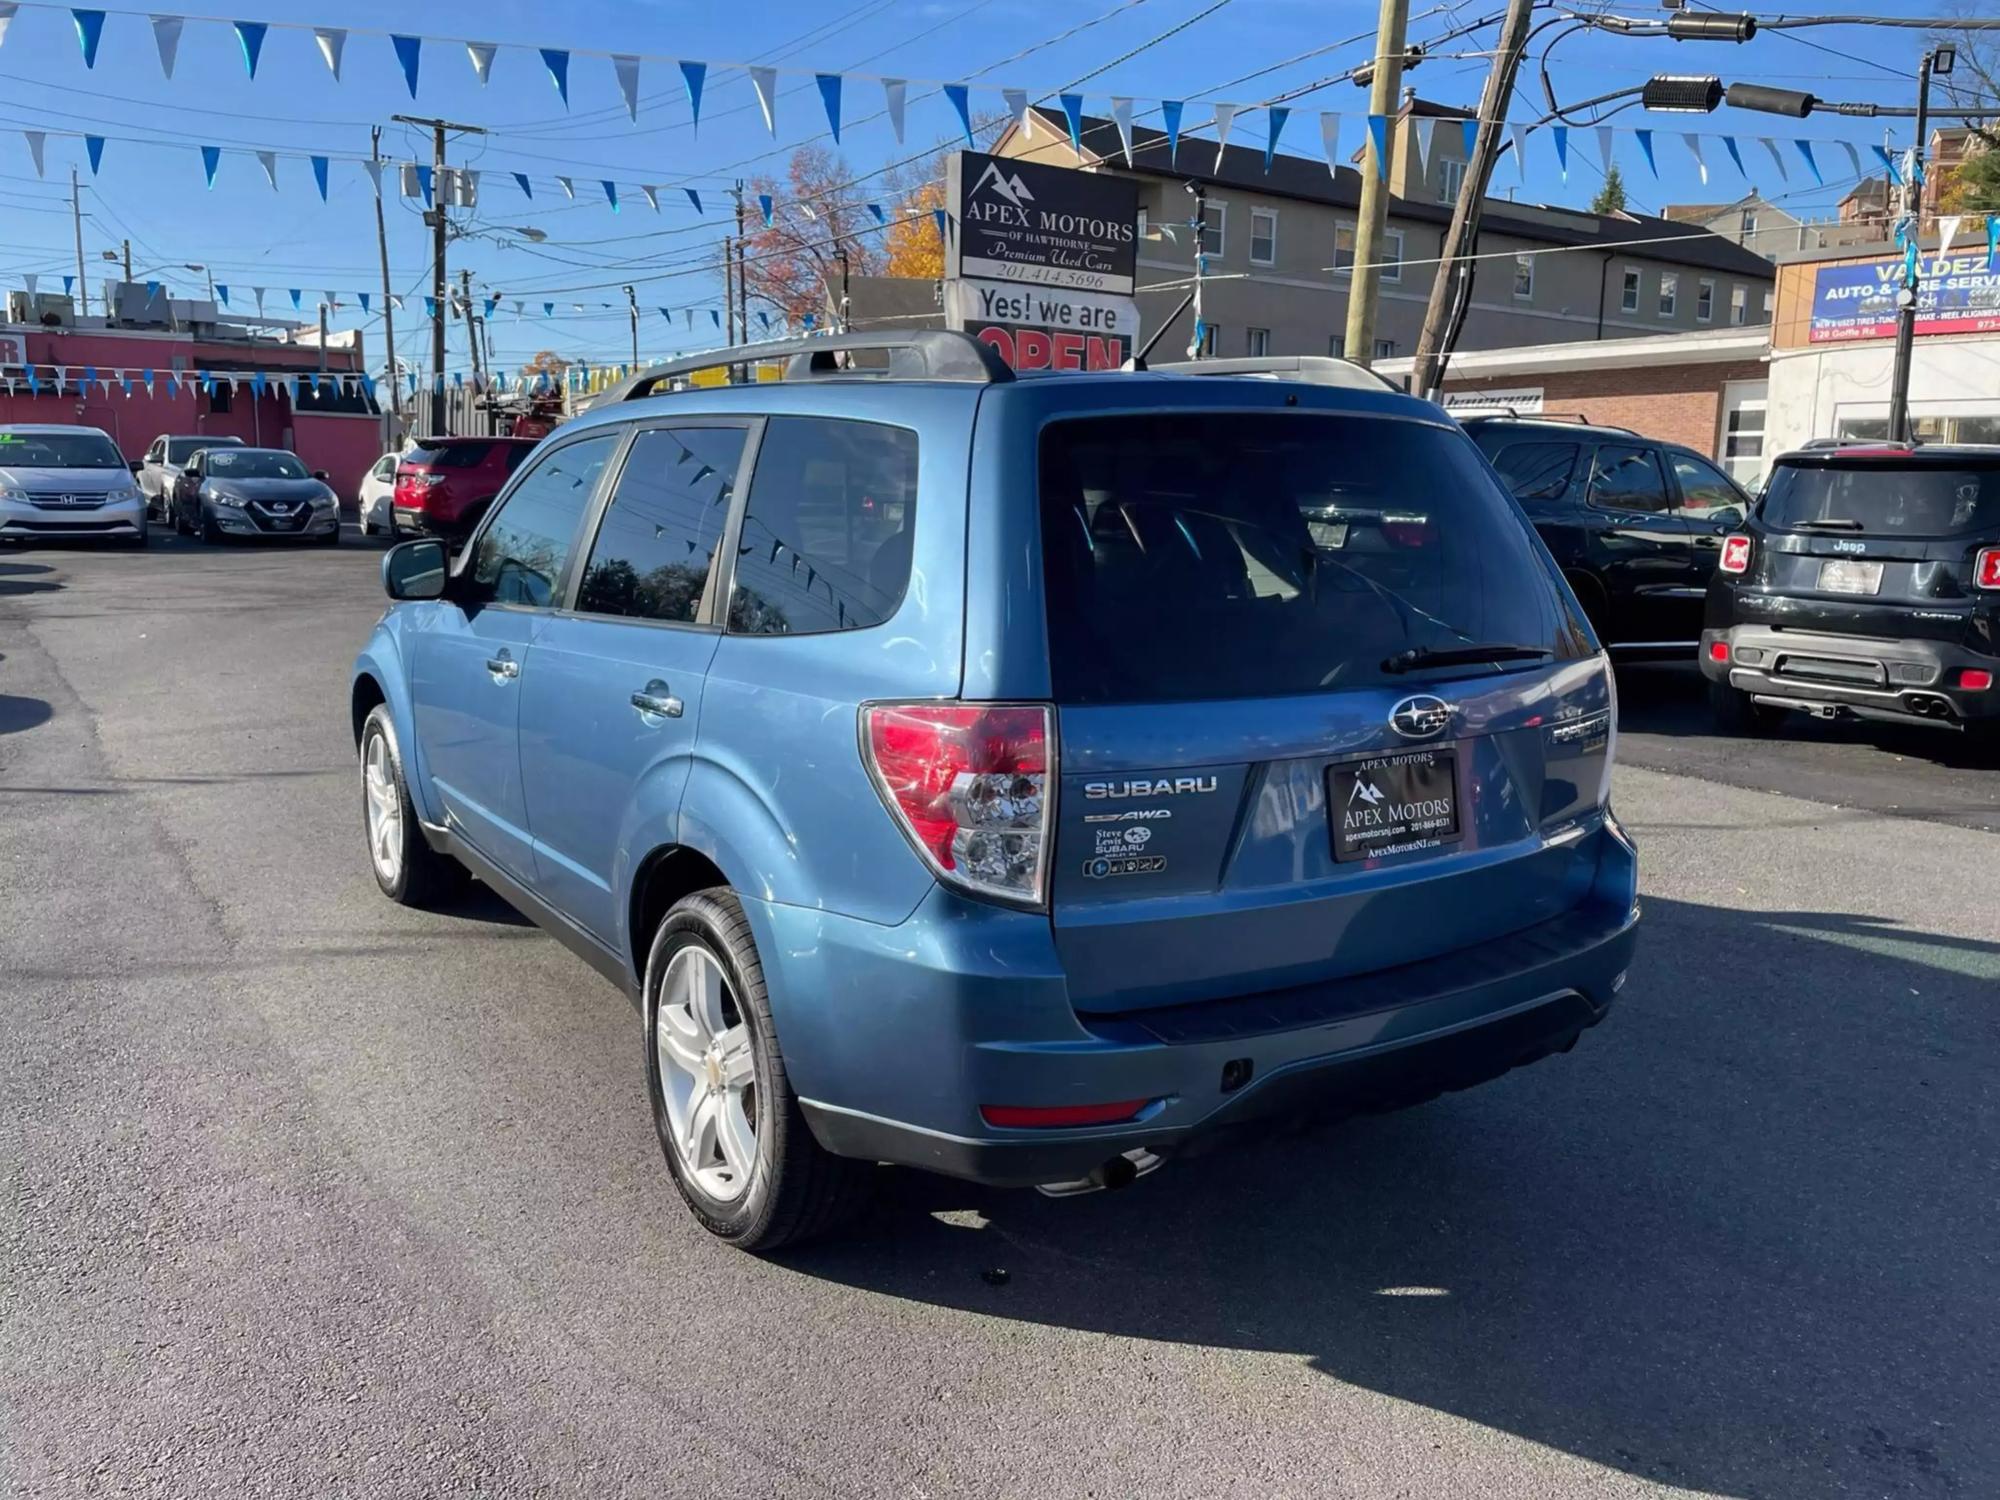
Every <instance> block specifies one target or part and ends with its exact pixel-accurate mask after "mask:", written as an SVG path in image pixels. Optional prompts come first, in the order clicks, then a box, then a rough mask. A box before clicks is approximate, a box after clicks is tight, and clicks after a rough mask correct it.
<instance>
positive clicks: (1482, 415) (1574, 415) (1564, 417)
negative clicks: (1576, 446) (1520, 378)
mask: <svg viewBox="0 0 2000 1500" xmlns="http://www.w3.org/2000/svg"><path fill="white" fill-rule="evenodd" d="M1452 415H1453V416H1454V417H1458V420H1459V422H1460V424H1461V425H1463V424H1464V423H1466V422H1494V421H1499V420H1501V419H1503V418H1505V419H1507V420H1509V421H1514V422H1574V423H1575V424H1576V425H1577V426H1579V427H1596V428H1600V429H1602V430H1603V431H1605V432H1624V433H1630V434H1631V435H1632V436H1633V437H1637V436H1638V435H1639V434H1638V433H1637V432H1634V431H1633V430H1632V429H1631V428H1630V427H1620V426H1619V425H1618V424H1617V423H1616V422H1593V421H1591V419H1590V418H1589V417H1587V416H1586V415H1584V414H1583V413H1582V412H1580V411H1527V412H1522V411H1515V410H1514V408H1513V407H1511V406H1488V407H1482V408H1481V409H1480V410H1478V411H1469V412H1467V413H1466V414H1465V415H1464V416H1462V417H1459V416H1458V413H1457V412H1453V413H1452Z"/></svg>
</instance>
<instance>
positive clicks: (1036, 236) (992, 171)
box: [945, 151, 1139, 297]
mask: <svg viewBox="0 0 2000 1500" xmlns="http://www.w3.org/2000/svg"><path fill="white" fill-rule="evenodd" d="M947 201H948V202H949V203H950V204H951V210H952V218H953V220H954V221H955V222H954V225H953V227H954V230H955V232H954V233H953V234H952V235H951V236H950V244H949V245H948V247H947V252H946V259H945V276H946V278H947V279H949V280H957V279H958V278H961V277H966V278H972V279H977V280H985V281H1011V282H1026V283H1031V284H1034V285H1039V286H1052V287H1070V288H1074V289H1076V290H1079V291H1089V292H1106V293H1110V294H1113V295H1117V296H1125V297H1129V296H1131V295H1132V285H1133V278H1134V276H1135V275H1136V273H1137V269H1138V255H1139V184H1138V183H1136V182H1134V181H1133V180H1132V179H1131V178H1129V177H1113V176H1111V175H1110V174H1109V173H1105V172H1082V171H1078V170H1077V169H1075V168H1074V167H1049V166H1042V165H1039V164H1037V163H1035V162H1023V161H1016V160H1013V159H1012V158H1009V157H1001V156H986V155H984V154H982V153H980V152H977V151H960V152H957V153H955V154H954V155H953V156H952V159H951V167H950V176H949V185H948V200H947Z"/></svg>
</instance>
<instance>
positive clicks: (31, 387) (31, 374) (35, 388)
mask: <svg viewBox="0 0 2000 1500" xmlns="http://www.w3.org/2000/svg"><path fill="white" fill-rule="evenodd" d="M28 392H29V394H30V395H34V396H39V395H41V393H42V383H41V381H39V380H37V379H36V378H35V367H34V366H33V365H29V366H28Z"/></svg>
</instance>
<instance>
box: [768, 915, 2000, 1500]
mask: <svg viewBox="0 0 2000 1500" xmlns="http://www.w3.org/2000/svg"><path fill="white" fill-rule="evenodd" d="M1996 994H2000V944H1994V943H1991V942H1984V941H1975V940H1973V939H1969V938H1957V937H1952V936H1949V935H1937V934H1930V933H1924V932H1917V931H1910V930H1906V929H1901V928H1898V927H1896V926H1895V925H1894V924H1885V923H1883V922H1881V921H1879V920H1877V919H1874V918H1869V917H1858V916H1847V915H1842V914H1838V913H1828V912H1780V913H1754V912H1739V911H1735V910H1731V909H1727V908H1723V907H1714V906H1701V905H1692V904H1687V903H1682V902H1674V901H1664V900H1655V901H1651V902H1649V903H1648V904H1647V915H1646V925H1645V927H1644V929H1643V930H1642V937H1641V950H1640V958H1639V960H1638V961H1637V963H1636V964H1635V967H1634V970H1633V978H1632V981H1631V983H1630V984H1629V986H1628V987H1627V990H1626V992H1625V995H1624V996H1623V997H1622V998H1621V1000H1620V1002H1619V1004H1618V1006H1617V1007H1616V1008H1615V1009H1614V1011H1613V1013H1612V1015H1611V1017H1610V1019H1609V1020H1608V1021H1607V1022H1606V1024H1605V1025H1604V1026H1603V1027H1601V1028H1599V1029H1598V1030H1595V1031H1593V1032H1591V1033H1589V1034H1587V1035H1586V1036H1585V1037H1584V1039H1583V1041H1582V1042H1581V1044H1580V1045H1579V1046H1578V1047H1577V1049H1576V1050H1575V1051H1574V1052H1573V1053H1571V1054H1569V1055H1567V1056H1563V1057H1558V1058H1554V1059H1550V1060H1548V1061H1546V1062H1543V1063H1540V1064H1537V1065H1535V1066H1533V1067H1530V1068H1527V1069H1523V1070H1521V1071H1520V1072H1517V1073H1515V1074H1513V1075H1510V1076H1509V1077H1507V1078H1505V1079H1502V1080H1500V1081H1499V1082H1497V1083H1494V1084H1490V1085H1487V1086H1486V1087H1484V1088H1483V1089H1478V1090H1474V1091H1471V1092H1469V1093H1465V1094H1459V1095H1453V1096H1449V1097H1447V1098H1445V1099H1442V1100H1439V1101H1436V1102H1434V1103H1432V1104H1430V1105H1427V1106H1425V1107H1423V1108H1421V1109H1417V1110H1412V1111H1407V1112H1404V1113H1402V1114H1397V1115H1390V1116H1381V1117H1376V1118H1370V1119H1363V1120H1357V1121H1353V1122H1350V1123H1348V1124H1346V1125H1344V1126H1340V1127H1336V1128H1333V1129H1329V1130H1325V1131H1320V1132H1315V1133H1313V1134H1311V1135H1308V1136H1304V1137H1295V1138H1292V1139H1289V1140H1285V1141H1281V1142H1278V1143H1275V1144H1272V1145H1269V1146H1267V1147H1265V1148H1263V1149H1253V1150H1250V1151H1247V1152H1238V1153H1235V1154H1230V1155H1221V1154H1218V1155H1212V1156H1207V1157H1200V1158H1194V1159H1190V1160H1186V1161H1182V1162H1175V1163H1170V1164H1168V1166H1167V1167H1165V1168H1164V1169H1163V1170H1161V1171H1160V1172H1159V1173H1157V1174H1156V1175H1154V1176H1152V1177H1150V1178H1148V1179H1145V1180H1143V1181H1141V1182H1139V1183H1137V1184H1135V1185H1134V1186H1132V1187H1131V1188H1129V1189H1127V1190H1125V1191H1123V1192H1121V1193H1116V1194H1097V1195H1094V1196H1091V1197H1088V1198H1082V1199H1071V1200H1063V1201H1057V1200H1048V1199H1044V1198H1041V1197H1039V1196H1038V1195H1035V1194H1033V1193H1027V1192H995V1191H985V1190H981V1189H977V1188H972V1187H968V1186H966V1185H963V1184H958V1183H953V1182H950V1181H947V1180H945V1179H941V1178H932V1177H928V1176H925V1175H923V1174H916V1173H898V1174H891V1176H890V1179H889V1182H888V1185H887V1191H886V1192H885V1195H884V1200H883V1202H882V1203H881V1205H880V1206H879V1207H878V1208H877V1209H876V1210H875V1211H874V1213H873V1215H872V1217H871V1218H870V1219H869V1220H868V1221H866V1222H865V1223H864V1224H863V1225H862V1226H861V1232H860V1234H859V1235H858V1237H856V1238H852V1239H849V1240H846V1241H841V1242H835V1243H830V1244H826V1245H823V1246H817V1247H808V1248H806V1249H803V1250H801V1251H799V1252H797V1253H795V1254H793V1255H790V1256H788V1257H786V1260H785V1263H786V1264H787V1265H788V1266H789V1267H790V1268H791V1269H792V1270H794V1271H795V1272H798V1273H803V1274H808V1275H812V1276H816V1277H821V1278H828V1279H831V1280H835V1281H838V1282H842V1283H847V1284H850V1285H853V1286H856V1287H861V1288H866V1289H869V1290H872V1291H875V1292H879V1293H882V1294H885V1295H889V1296H894V1297H899V1298H904V1299H908V1300H910V1301H914V1302H920V1303H926V1304H934V1305H939V1306H943V1307H948V1308H953V1309H958V1310H963V1311H966V1312H974V1313H978V1314H980V1315H982V1316H985V1317H990V1318H998V1319H1015V1320H1020V1321H1022V1322H1027V1323H1033V1324H1040V1325H1049V1326H1053V1327H1058V1328H1063V1329H1072V1330H1078V1331H1083V1332H1088V1333H1097V1334H1109V1335H1115V1336H1119V1337H1126V1338H1136V1339H1147V1340H1157V1341H1162V1342H1165V1343H1169V1344H1176V1345H1196V1346H1207V1347H1209V1348H1213V1349H1216V1350H1222V1351H1254V1352H1259V1353H1266V1354H1281V1355H1291V1356H1296V1357H1299V1358H1301V1359H1303V1360H1305V1361H1306V1362H1307V1363H1308V1365H1309V1366H1310V1367H1311V1368H1313V1369H1316V1370H1318V1371H1320V1372H1322V1373H1324V1374H1326V1375H1329V1376H1332V1377H1334V1378H1335V1379H1337V1380H1339V1381H1341V1382H1344V1383H1345V1384H1347V1385H1349V1386H1354V1387H1360V1388H1363V1389H1365V1390H1368V1391H1373V1392H1379V1393H1381V1394H1383V1395H1386V1396H1390V1397H1394V1398H1396V1399H1398V1400H1401V1401H1406V1402H1413V1403H1417V1404H1419V1405H1421V1406H1424V1407H1429V1408H1434V1409H1436V1410H1439V1411H1443V1412H1448V1413H1451V1414H1453V1415H1455V1416H1457V1417H1460V1418H1463V1419H1466V1420H1468V1421H1472V1422H1476V1423H1479V1424H1482V1425H1484V1426H1486V1427H1489V1428H1493V1429H1497V1430H1499V1431H1501V1432H1505V1433H1509V1434H1513V1435H1516V1436H1518V1437H1521V1438H1525V1439H1529V1440H1531V1441H1533V1442H1535V1443H1538V1444H1543V1445H1546V1446H1547V1447H1550V1448H1554V1449H1559V1450H1562V1451H1564V1452H1568V1453H1572V1454H1576V1455H1579V1456H1581V1457H1583V1458H1586V1459H1589V1460H1591V1461H1593V1462H1595V1463H1598V1464H1601V1465H1605V1466H1607V1467H1609V1468H1611V1469H1615V1470H1622V1471H1625V1472H1627V1473H1630V1474H1633V1475H1636V1476H1639V1477H1641V1478H1643V1479H1645V1480H1647V1481H1650V1482H1656V1483H1663V1484H1672V1485H1679V1486H1685V1487H1688V1488H1690V1489H1696V1490H1701V1491H1704V1492H1706V1491H1716V1492H1721V1493H1726V1494H1731V1495H1764V1496H1822V1495H1828V1494H1836V1493H1837V1494H1847V1493H1854V1494H1862V1493H1866V1494H1885V1493H1895V1494H1899V1495H1917V1496H1930V1495H1939V1496H1942V1495H1959V1494H1966V1495H1969V1494H1993V1493H1996V1492H2000V1428H1997V1427H1996V1425H1995V1424H1994V1423H1993V1422H1992V1420H1991V1418H1992V1408H1991V1396H1992V1379H1993V1368H1994V1367H1993V1357H1992V1348H1993V1340H1994V1336H1995V1334H1996V1333H2000V1270H1997V1269H1996V1261H1995V1259H1994V1256H1993V1253H1992V1208H1993V1204H1994V1203H1995V1202H1996V1201H2000V1128H1996V1127H1997V1126H2000V1092H1996V1090H1995V1089H1994V1088H1993V1085H1992V1074H1991V1055H1992V1045H1993V1039H1994V1032H1993V1023H1994V1014H1995V1005H1994V996H1995V995H1996ZM1039 1347H1041V1348H1043V1349H1046V1348H1048V1346H1047V1345H1041V1346H1039ZM1212 1368H1214V1369H1215V1370H1216V1371H1217V1372H1218V1374H1217V1378H1220V1379H1226V1378H1228V1377H1227V1370H1228V1368H1229V1367H1228V1365H1227V1364H1226V1363H1224V1364H1220V1365H1215V1366H1213V1367H1212ZM1106 1418H1107V1420H1124V1421H1132V1422H1139V1423H1143V1422H1144V1421H1145V1420H1146V1416H1145V1413H1144V1412H1143V1411H1132V1412H1126V1413H1111V1412H1107V1413H1106ZM1352 1478H1353V1476H1348V1479H1349V1481H1350V1482H1351V1481H1352ZM1226 1487H1227V1486H1224V1485H1218V1486H1217V1488H1218V1489H1220V1488H1226ZM1339 1487H1340V1486H1339V1485H1336V1484H1334V1483H1333V1482H1332V1480H1331V1478H1330V1479H1329V1489H1330V1490H1331V1489H1334V1488H1339Z"/></svg>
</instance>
